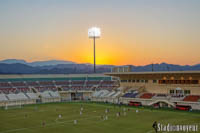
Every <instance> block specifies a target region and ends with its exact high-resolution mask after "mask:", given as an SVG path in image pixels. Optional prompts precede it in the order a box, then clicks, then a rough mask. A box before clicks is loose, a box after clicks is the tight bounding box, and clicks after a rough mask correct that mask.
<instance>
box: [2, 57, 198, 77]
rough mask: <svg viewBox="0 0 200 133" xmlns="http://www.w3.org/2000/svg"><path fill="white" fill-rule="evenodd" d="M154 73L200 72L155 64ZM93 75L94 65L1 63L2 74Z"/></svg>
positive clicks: (107, 68)
mask: <svg viewBox="0 0 200 133" xmlns="http://www.w3.org/2000/svg"><path fill="white" fill-rule="evenodd" d="M112 67H114V65H97V67H96V68H97V73H105V72H111V68H112ZM131 68H132V69H131V71H133V72H145V71H152V64H149V65H144V66H134V65H131ZM153 70H154V71H194V70H195V71H200V64H197V65H183V66H182V65H175V64H167V63H161V64H153ZM75 73H93V65H92V64H88V63H85V64H77V63H74V62H72V61H62V60H48V61H36V62H26V61H25V60H16V59H8V60H2V61H0V74H75Z"/></svg>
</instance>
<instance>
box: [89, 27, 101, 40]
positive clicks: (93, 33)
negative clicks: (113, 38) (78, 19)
mask: <svg viewBox="0 0 200 133" xmlns="http://www.w3.org/2000/svg"><path fill="white" fill-rule="evenodd" d="M88 36H89V38H99V37H100V36H101V30H100V28H97V27H92V28H90V29H89V30H88Z"/></svg>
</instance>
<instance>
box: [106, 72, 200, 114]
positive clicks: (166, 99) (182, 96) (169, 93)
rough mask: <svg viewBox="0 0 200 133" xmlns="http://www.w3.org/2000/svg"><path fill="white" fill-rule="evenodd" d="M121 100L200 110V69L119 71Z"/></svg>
mask: <svg viewBox="0 0 200 133" xmlns="http://www.w3.org/2000/svg"><path fill="white" fill-rule="evenodd" d="M106 75H109V76H114V77H118V78H119V79H120V86H121V87H122V88H123V91H124V93H125V94H124V95H123V96H122V97H121V98H120V100H121V102H122V103H127V104H128V103H130V102H132V104H133V105H134V104H135V105H146V106H155V107H156V106H157V107H163V106H167V107H176V108H180V109H183V110H188V109H189V108H192V109H198V110H199V109H200V101H199V100H200V71H171V72H170V71H166V72H119V71H117V72H116V71H115V72H113V73H107V74H106Z"/></svg>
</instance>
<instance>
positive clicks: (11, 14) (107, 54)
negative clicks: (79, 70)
mask: <svg viewBox="0 0 200 133" xmlns="http://www.w3.org/2000/svg"><path fill="white" fill-rule="evenodd" d="M199 6H200V1H198V0H191V1H187V0H168V1H160V0H148V1H145V0H125V1H113V0H110V1H106V0H102V1H91V0H84V1H81V0H69V1H65V0H58V1H55V0H43V1H39V0H29V1H27V0H19V1H12V0H0V29H1V30H0V47H1V48H0V60H3V59H13V58H15V59H25V60H27V61H29V62H32V61H37V60H51V59H57V60H68V61H73V62H77V63H93V45H92V40H91V39H89V38H88V36H87V30H88V28H90V27H92V26H97V27H100V28H101V31H102V36H101V38H100V39H98V40H97V45H96V63H97V64H112V65H126V64H132V65H146V64H151V63H161V62H167V63H171V64H181V65H186V64H188V65H194V64H199V63H200V54H199V49H200V45H199V44H200V37H199V35H200V25H199V24H200V8H199Z"/></svg>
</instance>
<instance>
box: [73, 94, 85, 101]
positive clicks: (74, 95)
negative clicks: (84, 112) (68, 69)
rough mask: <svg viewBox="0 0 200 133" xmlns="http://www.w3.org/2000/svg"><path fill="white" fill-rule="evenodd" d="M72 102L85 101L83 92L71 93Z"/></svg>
mask: <svg viewBox="0 0 200 133" xmlns="http://www.w3.org/2000/svg"><path fill="white" fill-rule="evenodd" d="M71 100H83V93H82V92H75V93H71Z"/></svg>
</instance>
